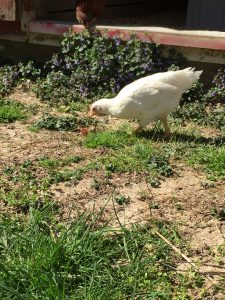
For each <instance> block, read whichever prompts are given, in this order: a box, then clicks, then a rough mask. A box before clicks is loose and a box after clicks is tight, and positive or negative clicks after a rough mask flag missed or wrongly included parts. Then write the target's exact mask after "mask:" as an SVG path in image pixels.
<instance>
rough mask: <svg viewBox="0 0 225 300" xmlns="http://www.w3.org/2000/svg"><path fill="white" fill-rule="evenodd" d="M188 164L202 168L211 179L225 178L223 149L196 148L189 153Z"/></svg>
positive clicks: (224, 151) (210, 147) (224, 154)
mask: <svg viewBox="0 0 225 300" xmlns="http://www.w3.org/2000/svg"><path fill="white" fill-rule="evenodd" d="M188 162H189V163H190V164H192V165H198V166H202V167H203V169H204V170H205V171H206V172H207V173H208V174H209V176H210V178H211V179H217V178H225V147H214V146H204V147H198V148H196V149H194V151H193V152H192V153H190V155H189V158H188Z"/></svg>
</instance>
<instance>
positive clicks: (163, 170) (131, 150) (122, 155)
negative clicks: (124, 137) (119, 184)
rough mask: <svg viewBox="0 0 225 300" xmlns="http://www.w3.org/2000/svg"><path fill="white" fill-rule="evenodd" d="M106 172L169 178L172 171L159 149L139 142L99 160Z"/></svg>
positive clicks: (147, 143)
mask: <svg viewBox="0 0 225 300" xmlns="http://www.w3.org/2000/svg"><path fill="white" fill-rule="evenodd" d="M101 162H102V163H103V164H104V166H105V169H106V171H109V172H112V173H114V172H122V173H124V172H129V173H131V172H137V173H145V174H146V176H148V175H149V176H150V177H153V178H155V177H157V176H162V177H169V176H171V175H173V169H172V167H171V166H170V163H169V160H168V158H167V157H166V156H164V155H163V153H162V152H161V151H160V150H159V149H157V150H156V149H155V148H154V147H153V145H152V143H151V142H139V143H136V144H134V145H133V146H127V147H125V148H123V149H121V150H120V149H119V150H117V151H114V152H112V153H110V154H108V155H106V156H105V157H103V158H101Z"/></svg>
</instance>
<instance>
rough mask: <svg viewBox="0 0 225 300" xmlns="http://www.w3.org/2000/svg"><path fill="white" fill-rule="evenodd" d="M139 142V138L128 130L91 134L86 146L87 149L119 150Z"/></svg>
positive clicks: (87, 138)
mask: <svg viewBox="0 0 225 300" xmlns="http://www.w3.org/2000/svg"><path fill="white" fill-rule="evenodd" d="M135 142H137V138H136V137H135V136H134V135H132V134H131V133H129V132H128V131H127V130H123V129H122V130H116V131H110V130H106V131H102V132H97V133H90V134H89V135H88V136H87V137H86V139H85V141H84V145H85V146H86V147H87V148H101V147H102V148H104V147H105V148H110V149H114V150H116V149H119V148H123V147H124V146H128V145H132V144H134V143H135Z"/></svg>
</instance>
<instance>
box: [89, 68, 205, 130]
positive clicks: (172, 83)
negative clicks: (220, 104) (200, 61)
mask: <svg viewBox="0 0 225 300" xmlns="http://www.w3.org/2000/svg"><path fill="white" fill-rule="evenodd" d="M201 74H202V71H194V69H192V68H187V69H184V70H178V71H168V72H164V73H157V74H154V75H150V76H147V77H143V78H141V79H138V80H136V81H134V82H132V83H130V84H128V85H127V86H125V87H124V88H123V89H122V90H121V91H120V92H119V94H118V95H117V96H116V97H115V98H113V99H100V100H98V101H96V102H95V103H94V104H92V109H93V108H97V109H100V110H101V111H102V112H103V113H104V114H109V115H111V116H114V117H117V118H121V119H138V121H139V123H140V126H141V127H144V126H146V125H147V124H148V123H150V122H152V121H155V120H157V119H161V118H165V117H167V115H168V113H170V112H172V111H173V110H174V109H175V108H176V107H177V106H178V104H179V101H180V99H181V97H182V94H183V93H184V92H185V91H186V90H188V89H190V88H191V87H192V85H193V83H195V82H196V81H197V80H198V79H199V77H200V75H201Z"/></svg>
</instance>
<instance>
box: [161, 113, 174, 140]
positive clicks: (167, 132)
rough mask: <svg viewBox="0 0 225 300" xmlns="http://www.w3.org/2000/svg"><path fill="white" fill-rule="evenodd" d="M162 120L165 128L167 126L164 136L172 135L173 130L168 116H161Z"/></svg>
mask: <svg viewBox="0 0 225 300" xmlns="http://www.w3.org/2000/svg"><path fill="white" fill-rule="evenodd" d="M161 121H162V123H163V125H164V128H165V133H164V137H170V136H171V134H172V132H171V130H170V127H169V124H168V120H167V116H166V117H163V118H161Z"/></svg>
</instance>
